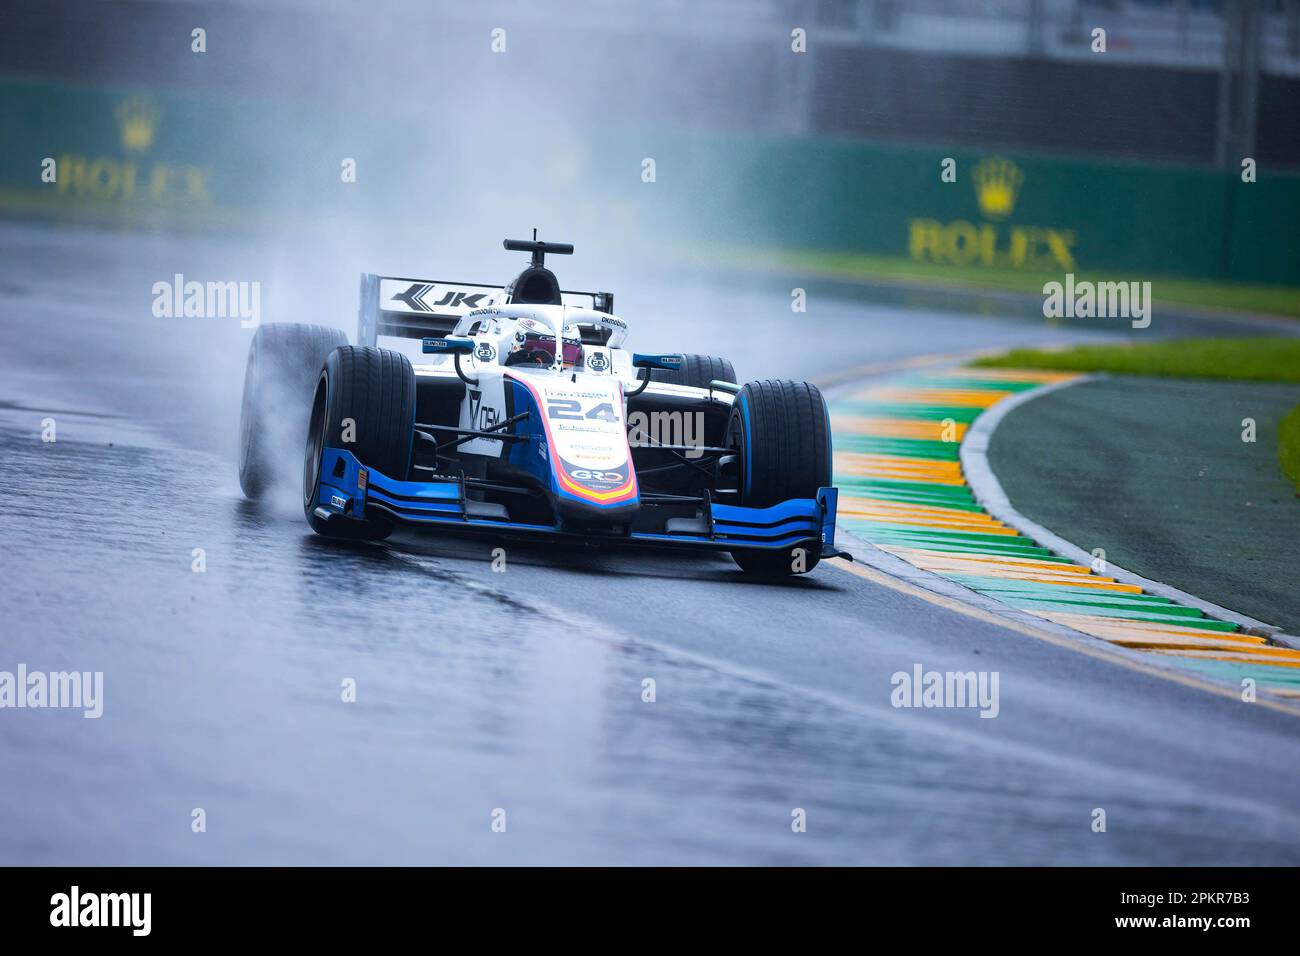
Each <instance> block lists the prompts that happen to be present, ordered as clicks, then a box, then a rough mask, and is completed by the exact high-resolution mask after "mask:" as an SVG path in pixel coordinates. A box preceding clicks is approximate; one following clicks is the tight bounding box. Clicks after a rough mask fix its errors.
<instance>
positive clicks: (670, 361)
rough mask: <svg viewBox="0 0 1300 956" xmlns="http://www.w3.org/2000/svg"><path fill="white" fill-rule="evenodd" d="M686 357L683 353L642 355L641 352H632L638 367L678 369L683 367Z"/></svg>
mask: <svg viewBox="0 0 1300 956" xmlns="http://www.w3.org/2000/svg"><path fill="white" fill-rule="evenodd" d="M684 362H685V359H684V358H683V357H682V356H681V355H677V354H667V355H642V354H641V353H640V352H633V353H632V364H633V365H634V366H635V367H637V368H664V369H668V370H670V371H674V372H675V371H677V369H679V368H681V367H682V364H683V363H684Z"/></svg>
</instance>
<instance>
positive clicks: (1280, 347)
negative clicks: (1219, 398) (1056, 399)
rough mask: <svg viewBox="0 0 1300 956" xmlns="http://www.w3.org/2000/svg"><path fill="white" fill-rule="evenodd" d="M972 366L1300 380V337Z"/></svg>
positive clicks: (1027, 355) (1084, 349)
mask: <svg viewBox="0 0 1300 956" xmlns="http://www.w3.org/2000/svg"><path fill="white" fill-rule="evenodd" d="M972 364H973V365H976V366H980V367H1011V368H1043V369H1057V370H1060V371H1069V372H1116V373H1120V374H1126V375H1156V376H1169V377H1174V378H1206V379H1235V380H1238V381H1248V382H1300V337H1293V336H1287V337H1270V338H1239V339H1176V340H1172V341H1160V342H1146V343H1142V344H1138V345H1124V344H1117V345H1079V346H1075V347H1073V348H1068V349H1061V350H1041V349H1012V350H1011V351H1010V352H1006V353H1003V354H1002V355H996V356H990V357H985V358H980V359H976V360H975V361H974V362H973V363H972Z"/></svg>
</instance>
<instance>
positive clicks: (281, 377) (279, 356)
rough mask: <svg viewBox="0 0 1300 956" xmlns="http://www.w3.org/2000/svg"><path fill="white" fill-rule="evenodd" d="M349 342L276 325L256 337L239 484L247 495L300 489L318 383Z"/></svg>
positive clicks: (324, 331) (242, 423) (323, 331)
mask: <svg viewBox="0 0 1300 956" xmlns="http://www.w3.org/2000/svg"><path fill="white" fill-rule="evenodd" d="M347 344H348V337H347V335H346V334H345V333H344V332H342V331H340V330H339V329H331V328H326V327H325V326H322V325H297V324H289V323H275V324H270V325H262V326H259V327H258V329H257V331H256V332H255V333H254V334H253V341H252V344H251V345H249V347H248V364H247V366H246V367H245V369H244V400H243V407H242V409H241V410H240V415H239V485H240V487H241V488H243V490H244V494H245V495H246V496H247V497H249V498H252V499H254V500H256V499H258V498H261V497H263V496H264V495H265V494H266V493H267V492H268V491H269V490H270V489H271V488H273V487H275V486H277V485H283V486H284V487H286V488H289V489H292V488H293V487H294V485H293V476H294V475H295V474H296V473H297V466H298V455H299V454H300V453H301V451H302V443H303V439H304V437H305V436H306V434H307V418H308V415H310V414H311V401H312V394H313V391H314V390H315V388H316V379H317V377H318V376H319V375H320V370H321V366H322V365H324V364H325V358H326V356H328V355H329V354H330V353H331V352H333V351H334V350H335V349H336V348H338V347H339V346H340V345H347ZM290 494H291V495H292V491H290ZM291 500H292V499H291Z"/></svg>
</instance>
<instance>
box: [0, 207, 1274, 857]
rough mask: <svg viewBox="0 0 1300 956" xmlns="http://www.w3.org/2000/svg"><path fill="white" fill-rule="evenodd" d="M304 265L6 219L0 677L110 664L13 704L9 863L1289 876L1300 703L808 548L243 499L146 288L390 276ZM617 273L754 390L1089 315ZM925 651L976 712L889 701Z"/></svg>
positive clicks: (199, 330) (234, 410)
mask: <svg viewBox="0 0 1300 956" xmlns="http://www.w3.org/2000/svg"><path fill="white" fill-rule="evenodd" d="M296 256H297V260H296V261H295V262H294V263H292V264H291V265H284V264H283V263H274V264H272V265H266V263H267V262H268V261H271V260H268V259H267V258H266V256H265V254H264V251H259V252H256V253H255V252H253V251H250V250H248V249H246V248H244V247H242V246H240V245H239V244H226V243H213V242H210V241H200V240H195V239H184V238H175V237H165V238H157V237H143V236H135V237H132V236H125V237H124V236H119V235H112V234H102V233H96V232H93V231H86V232H82V231H77V232H68V231H58V230H52V229H48V228H44V227H40V228H38V227H25V226H15V225H3V226H0V270H2V271H0V315H2V316H3V319H2V321H0V468H2V469H3V470H2V472H0V474H2V478H0V487H3V490H4V497H3V508H0V562H2V564H3V568H2V573H0V582H2V583H0V622H3V640H2V641H0V669H3V670H13V669H15V668H16V666H17V664H19V663H25V664H26V665H27V666H28V667H29V668H30V669H33V670H38V669H39V670H47V671H48V670H65V669H77V670H102V671H103V672H104V675H105V677H104V680H105V702H104V715H103V717H102V718H101V719H99V720H85V719H83V718H82V717H81V715H80V713H78V712H67V711H39V710H21V711H19V710H0V767H3V768H4V777H5V784H4V786H3V787H0V863H33V864H56V863H61V864H108V863H129V864H142V863H181V864H186V863H218V864H233V863H401V864H416V863H546V862H560V863H595V864H606V863H680V864H690V863H841V864H857V863H881V864H896V863H897V864H902V863H941V864H947V863H963V864H983V863H1019V864H1045V863H1085V864H1102V863H1120V864H1129V863H1132V864H1156V863H1169V864H1179V863H1233V864H1251V863H1290V864H1295V863H1297V862H1300V722H1298V719H1297V718H1293V717H1290V716H1287V715H1285V714H1280V713H1276V712H1272V711H1268V710H1265V709H1262V708H1257V707H1251V706H1247V705H1243V704H1238V703H1234V702H1233V701H1230V700H1225V699H1222V698H1219V697H1216V696H1213V695H1210V694H1207V693H1204V692H1200V691H1197V690H1194V689H1191V688H1187V687H1183V686H1181V685H1178V684H1174V683H1171V682H1168V681H1164V680H1161V679H1159V678H1155V677H1151V676H1148V675H1145V674H1141V673H1137V672H1134V671H1130V670H1127V669H1124V668H1121V667H1118V666H1115V665H1113V664H1110V663H1106V662H1103V661H1099V660H1096V659H1093V658H1090V657H1086V656H1083V655H1080V654H1076V653H1073V652H1071V651H1069V650H1066V649H1062V648H1059V647H1056V646H1052V645H1049V644H1045V643H1041V642H1038V641H1036V640H1034V639H1032V638H1029V637H1026V636H1023V635H1021V634H1017V633H1014V632H1011V631H1007V630H1003V629H1002V628H999V627H996V626H994V625H990V624H986V623H982V622H979V621H975V620H972V619H970V618H967V617H964V616H961V615H958V614H955V613H954V612H952V611H949V610H946V609H943V608H940V607H938V606H935V605H932V604H929V603H927V602H925V601H922V600H919V599H917V598H914V597H911V596H909V595H906V594H902V593H899V592H897V591H894V590H892V589H889V588H886V587H882V586H879V585H876V584H874V583H872V582H868V581H864V580H862V579H860V578H857V577H854V576H851V575H849V574H846V573H844V572H841V571H839V570H836V569H834V568H832V567H829V566H824V567H823V568H822V569H819V570H818V571H817V572H815V573H814V574H813V575H811V576H809V577H807V578H802V579H798V580H796V581H793V582H791V583H790V584H787V585H782V586H773V585H760V584H754V583H749V582H747V581H746V580H744V579H743V578H742V577H741V576H740V575H739V573H738V572H737V571H736V570H735V568H734V567H733V565H732V564H731V562H730V560H729V559H725V558H710V557H704V558H697V557H692V556H686V555H681V554H671V555H668V554H663V553H648V552H612V553H611V552H597V551H586V550H577V551H556V550H552V549H550V548H546V547H537V546H530V547H525V546H523V545H518V544H513V543H507V544H506V545H505V546H506V548H507V570H506V571H505V573H493V572H492V570H491V565H490V551H491V549H492V548H493V547H495V546H497V545H498V544H500V542H494V541H490V540H483V539H448V538H437V537H410V536H403V537H399V538H396V539H394V540H393V541H391V542H390V543H389V544H387V545H382V546H347V545H339V544H334V543H331V542H328V541H324V540H322V539H318V538H316V537H314V536H313V535H312V534H311V533H310V532H309V531H308V529H307V527H306V525H305V523H304V522H303V520H302V517H301V513H300V512H298V511H297V510H296V509H295V508H294V507H293V506H286V507H275V506H270V507H268V506H255V505H252V504H250V503H248V502H245V501H244V500H243V499H242V498H241V496H240V494H239V491H238V485H237V482H236V479H235V469H234V462H233V445H234V440H235V431H236V425H237V417H238V394H239V385H240V378H241V376H242V370H243V361H244V356H245V351H246V347H247V342H248V339H249V337H250V336H251V332H250V331H248V330H243V329H240V328H239V327H238V323H235V322H231V321H228V320H227V321H222V320H163V319H155V318H153V316H152V315H151V314H150V310H149V306H150V302H151V295H150V292H149V288H150V285H151V284H152V282H154V281H157V280H158V279H161V278H169V277H170V276H171V275H172V274H173V273H174V272H176V271H184V272H186V273H188V274H189V275H191V276H193V277H196V278H227V277H232V276H245V275H248V274H249V272H250V271H253V273H254V277H256V275H257V272H256V269H258V268H262V269H265V270H266V272H265V274H264V277H265V278H267V287H268V291H267V292H266V293H264V301H263V319H264V320H266V321H273V320H275V321H280V320H314V321H321V320H325V321H331V320H332V321H333V324H338V325H341V326H343V327H345V328H347V329H349V332H352V331H354V322H355V319H354V316H355V275H354V274H355V272H357V271H360V269H361V268H362V267H366V266H375V265H377V264H374V263H360V264H356V265H354V266H353V267H351V268H350V271H349V272H348V273H347V275H346V277H345V278H342V279H333V278H330V279H325V278H322V281H321V282H320V284H319V288H313V289H311V290H310V291H309V292H306V293H304V292H303V288H304V283H303V282H302V281H299V282H298V283H297V284H296V285H295V284H292V283H287V282H282V283H280V284H279V285H278V286H277V284H276V282H275V279H276V278H277V277H278V276H282V275H294V276H295V277H297V276H301V275H303V274H310V271H311V269H312V268H320V269H321V270H322V271H321V273H320V274H321V275H322V276H327V275H329V273H328V272H327V271H325V266H323V265H321V264H320V263H317V262H314V261H313V259H312V254H311V250H310V249H304V250H301V251H299V252H298V253H296ZM254 258H256V261H257V265H256V266H253V265H250V263H251V262H252V261H253V260H254ZM491 261H493V262H496V261H497V260H491ZM500 267H501V266H498V268H500ZM340 268H342V267H340ZM392 271H394V272H398V271H401V270H400V269H399V268H394V269H393V270H392ZM483 271H484V270H481V269H480V270H477V271H476V274H475V275H470V276H467V277H466V278H471V279H473V278H479V277H480V276H481V275H482V273H483ZM486 277H487V278H492V276H491V275H490V274H489V275H488V276H486ZM500 278H502V279H504V278H505V276H504V275H502V276H501V277H500ZM561 278H562V279H564V278H565V277H564V275H563V274H561ZM572 284H573V285H577V284H578V283H576V282H575V283H572ZM285 285H292V286H293V288H292V291H285V289H284V287H285ZM611 285H613V284H612V283H611ZM614 288H615V289H616V290H618V294H619V297H620V298H619V301H620V308H619V311H620V313H621V314H623V315H624V316H625V317H626V318H628V319H629V320H631V321H632V322H633V323H634V325H633V336H634V338H633V342H634V343H636V344H638V345H640V346H642V347H644V348H647V349H653V348H666V349H667V348H677V349H681V348H686V349H697V350H699V351H722V352H723V353H724V354H729V355H730V356H731V357H732V358H733V359H734V361H735V363H736V366H737V368H738V369H739V370H740V372H741V374H742V376H746V377H750V378H753V377H761V376H766V375H775V374H785V375H788V376H791V377H805V376H806V377H811V378H816V377H818V376H819V375H822V374H824V373H825V371H826V370H827V369H828V367H830V368H842V367H849V366H855V365H859V364H870V363H876V362H882V361H888V360H892V359H897V358H901V357H906V356H908V355H917V354H928V353H934V352H960V351H964V350H967V349H972V348H979V347H984V346H989V345H1007V344H1014V343H1031V344H1037V343H1040V342H1045V341H1054V340H1057V341H1059V340H1063V339H1066V338H1077V337H1083V336H1088V335H1093V334H1096V333H1095V332H1093V331H1091V330H1086V329H1084V330H1079V329H1075V330H1070V329H1046V328H1044V327H1043V326H1042V323H1041V319H1040V320H1038V321H1034V320H1033V319H1032V318H1029V319H1020V320H1011V319H1006V320H1002V319H996V318H991V317H988V316H975V315H954V314H943V313H937V312H926V311H906V312H904V311H900V310H897V309H894V308H891V307H888V306H879V305H872V304H870V303H864V302H858V303H853V302H840V303H835V302H832V301H830V300H827V299H825V298H818V297H816V296H814V297H813V298H812V300H811V302H810V311H809V314H808V315H807V316H798V317H792V316H791V314H790V312H789V306H788V303H789V297H788V291H786V290H780V289H776V290H773V291H771V292H770V293H768V292H762V291H753V292H746V293H741V294H739V295H734V294H733V295H732V296H730V297H729V296H726V295H724V294H723V293H722V292H720V291H718V290H713V291H708V290H703V289H699V290H695V292H694V293H693V294H692V296H691V305H690V307H689V309H687V310H686V314H684V315H682V316H680V317H675V316H656V317H655V318H654V319H651V318H650V317H649V316H650V314H651V313H652V310H653V309H654V307H655V304H656V302H657V301H658V299H657V296H656V290H655V289H654V288H651V287H648V286H641V287H626V288H625V287H624V286H620V285H614ZM277 290H278V291H277ZM286 303H292V308H287V307H286ZM290 311H292V312H293V313H294V314H285V313H286V312H290ZM736 314H744V315H745V316H746V317H747V319H746V321H745V323H744V325H743V334H741V335H738V334H737V331H736V325H735V324H732V323H731V322H730V318H729V317H731V316H733V315H736ZM795 322H800V323H806V324H804V325H794V324H792V323H795ZM1156 323H1157V325H1156V328H1157V330H1158V331H1161V332H1175V331H1178V330H1179V329H1181V328H1188V327H1190V326H1189V325H1188V324H1180V323H1179V322H1177V321H1176V320H1174V319H1172V318H1168V319H1167V320H1166V321H1164V322H1162V321H1161V317H1160V316H1159V315H1158V316H1157V318H1156ZM1211 325H1212V324H1211ZM810 328H811V329H812V331H814V332H815V333H816V334H817V335H826V336H831V337H832V338H831V339H829V340H828V339H820V338H817V337H815V336H806V337H805V336H804V335H802V334H801V335H800V336H799V337H797V338H796V337H794V335H793V334H792V333H793V332H794V331H799V332H801V333H802V332H805V331H807V330H809V329H810ZM1195 330H1196V331H1197V332H1203V331H1207V330H1210V327H1209V326H1207V324H1206V323H1196V328H1195ZM1221 331H1228V330H1221ZM45 417H54V418H55V419H56V421H57V423H58V441H57V442H56V443H54V444H44V443H42V442H41V441H40V421H41V419H42V418H45ZM200 547H201V548H203V549H204V550H205V552H206V560H207V571H206V573H203V574H194V573H192V572H191V560H192V559H191V551H192V549H193V548H200ZM916 663H920V664H922V665H923V666H924V667H925V668H926V669H930V670H996V671H998V672H999V673H1000V675H1001V681H1000V689H1001V713H1000V716H999V717H998V718H997V719H994V720H984V719H980V718H979V717H978V715H977V713H976V712H975V711H973V710H967V711H957V710H948V711H942V710H939V711H922V710H896V709H894V708H893V707H891V706H890V699H889V698H890V689H891V688H890V683H889V679H890V675H891V674H892V673H893V672H895V671H897V670H910V669H911V668H912V666H913V665H914V664H916ZM348 677H351V678H354V679H355V680H356V681H357V686H358V701H357V703H355V704H344V703H342V702H340V683H341V681H343V679H344V678H348ZM647 677H649V678H653V679H654V680H655V682H656V689H657V700H656V701H655V702H654V703H643V702H642V699H641V695H642V681H643V679H645V678H647ZM195 807H202V808H204V810H205V811H206V813H207V821H208V828H207V832H206V833H203V834H195V833H192V832H191V829H190V820H191V810H192V809H193V808H195ZM498 807H499V808H504V809H505V810H506V813H507V822H508V828H507V832H506V833H504V834H502V833H493V832H492V831H491V829H490V822H491V813H492V811H493V809H494V808H498ZM795 807H802V808H804V809H805V810H806V811H807V815H808V828H807V832H806V833H803V834H795V833H792V832H791V828H790V820H791V810H792V808H795ZM1095 807H1102V808H1105V810H1106V812H1107V816H1108V831H1107V832H1106V833H1105V834H1097V833H1093V832H1092V831H1091V828H1090V823H1091V820H1092V810H1093V808H1095Z"/></svg>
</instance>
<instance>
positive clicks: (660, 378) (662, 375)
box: [650, 354, 736, 388]
mask: <svg viewBox="0 0 1300 956" xmlns="http://www.w3.org/2000/svg"><path fill="white" fill-rule="evenodd" d="M715 379H716V380H718V381H722V382H735V381H736V370H735V369H734V368H732V367H731V363H730V362H729V361H727V360H726V359H724V358H718V357H717V356H716V355H693V354H688V355H683V356H682V367H681V368H672V369H670V368H656V369H651V370H650V381H652V382H663V383H664V384H666V385H689V386H691V387H693V388H708V387H709V383H710V382H712V381H714V380H715Z"/></svg>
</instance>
